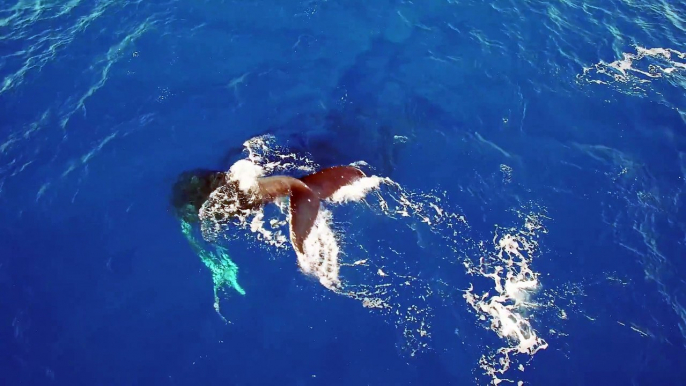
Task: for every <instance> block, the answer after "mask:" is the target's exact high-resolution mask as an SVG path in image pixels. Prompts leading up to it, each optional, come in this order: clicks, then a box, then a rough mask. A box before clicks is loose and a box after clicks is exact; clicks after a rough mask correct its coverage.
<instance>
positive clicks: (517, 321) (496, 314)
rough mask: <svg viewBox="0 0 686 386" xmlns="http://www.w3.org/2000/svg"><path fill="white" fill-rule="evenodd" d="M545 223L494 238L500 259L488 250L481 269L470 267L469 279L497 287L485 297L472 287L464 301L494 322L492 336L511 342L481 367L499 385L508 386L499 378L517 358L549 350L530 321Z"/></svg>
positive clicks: (529, 221)
mask: <svg viewBox="0 0 686 386" xmlns="http://www.w3.org/2000/svg"><path fill="white" fill-rule="evenodd" d="M541 217H542V216H540V215H537V214H528V215H526V216H524V220H525V221H524V226H523V227H522V228H521V229H515V228H509V229H501V228H498V229H497V230H496V233H495V235H494V237H493V245H494V248H495V253H494V252H489V251H486V250H484V251H483V252H484V256H483V257H481V259H480V260H479V264H478V265H475V264H473V263H472V262H471V261H470V260H467V261H465V267H466V268H467V272H468V273H470V274H472V275H478V276H482V277H485V278H488V279H491V280H492V281H493V287H492V288H490V289H487V290H485V291H484V292H483V293H481V294H480V295H479V294H476V293H475V288H474V286H473V285H471V286H470V288H469V289H468V290H466V291H465V293H464V295H463V296H464V298H465V300H466V302H467V303H468V304H469V305H471V306H472V308H473V309H474V310H476V311H477V314H478V316H479V318H480V319H482V320H487V319H488V320H490V328H491V330H493V331H494V332H495V333H496V334H497V335H498V336H499V337H501V338H503V339H505V340H506V343H507V344H506V345H505V346H503V347H500V348H498V349H497V350H496V351H495V353H492V354H490V355H484V356H483V357H482V358H481V361H480V366H481V367H482V369H484V370H485V372H486V374H487V375H489V376H490V377H491V378H492V382H493V383H494V384H498V383H499V382H501V381H502V379H500V378H499V376H498V374H504V373H505V372H507V371H508V370H509V368H510V364H511V358H510V355H511V354H527V355H534V354H536V353H537V352H538V351H539V350H543V349H545V348H547V347H548V343H547V342H546V341H545V340H544V339H542V338H541V337H539V336H538V334H537V332H536V330H535V329H534V328H533V326H532V325H531V322H530V320H529V319H528V315H529V313H530V311H531V310H532V309H534V308H536V307H537V305H536V304H534V303H531V302H530V299H531V297H532V295H533V294H535V293H536V291H537V290H538V289H539V288H540V281H539V274H538V273H537V272H535V271H533V269H532V268H531V263H532V259H533V254H534V253H535V251H536V249H537V246H538V244H537V241H536V237H537V232H545V229H544V228H543V226H542V224H541V220H540V219H541Z"/></svg>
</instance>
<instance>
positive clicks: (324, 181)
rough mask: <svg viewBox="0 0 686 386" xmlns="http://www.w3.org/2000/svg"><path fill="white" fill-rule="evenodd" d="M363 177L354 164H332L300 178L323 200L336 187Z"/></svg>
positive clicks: (338, 187) (332, 192)
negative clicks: (332, 165)
mask: <svg viewBox="0 0 686 386" xmlns="http://www.w3.org/2000/svg"><path fill="white" fill-rule="evenodd" d="M362 177H365V174H364V172H362V170H360V169H358V168H356V167H355V166H334V167H330V168H326V169H322V170H320V171H318V172H316V173H312V174H308V175H306V176H305V177H302V178H300V181H302V182H304V183H305V184H306V185H307V186H308V187H309V188H310V189H312V191H313V192H314V193H315V194H316V195H317V196H318V197H319V199H320V200H325V199H327V198H329V197H331V195H333V194H334V193H335V192H336V191H337V190H338V189H340V188H342V187H344V186H346V185H349V184H352V183H353V182H355V181H357V180H358V179H360V178H362Z"/></svg>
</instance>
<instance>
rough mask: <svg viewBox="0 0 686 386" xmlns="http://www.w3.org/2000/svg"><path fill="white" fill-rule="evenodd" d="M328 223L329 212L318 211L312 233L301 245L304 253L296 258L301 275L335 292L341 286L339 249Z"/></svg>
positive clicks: (329, 219)
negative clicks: (311, 277)
mask: <svg viewBox="0 0 686 386" xmlns="http://www.w3.org/2000/svg"><path fill="white" fill-rule="evenodd" d="M330 222H331V212H330V211H328V210H326V209H324V208H322V209H320V211H319V213H318V214H317V219H316V220H315V223H314V226H313V228H312V231H310V234H309V235H308V237H307V238H306V239H305V242H304V244H303V250H304V253H297V256H298V265H299V266H300V269H301V270H302V272H303V273H305V274H306V275H311V276H314V277H316V278H317V280H319V282H320V283H321V284H322V285H323V286H324V287H326V288H328V289H330V290H336V289H338V288H340V286H341V281H340V278H339V276H338V275H339V272H340V263H339V261H338V254H339V252H340V248H339V247H338V242H337V241H336V235H335V234H334V232H333V231H332V230H331V227H330Z"/></svg>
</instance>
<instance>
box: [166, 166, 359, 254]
mask: <svg viewBox="0 0 686 386" xmlns="http://www.w3.org/2000/svg"><path fill="white" fill-rule="evenodd" d="M364 177H366V175H365V174H364V172H363V171H362V170H360V169H358V168H357V167H355V166H349V165H345V166H333V167H329V168H325V169H322V170H319V171H317V172H315V173H312V174H309V175H306V176H304V177H300V178H295V177H290V176H285V175H275V176H266V177H257V178H254V179H252V180H250V181H249V183H247V184H246V183H245V181H242V180H239V179H236V178H232V177H231V175H230V173H227V172H220V171H212V170H194V171H190V172H187V173H184V174H182V175H181V176H180V177H179V179H178V180H177V182H176V184H175V185H174V188H173V195H172V205H173V206H174V208H175V210H176V213H177V216H179V217H181V218H183V219H184V220H186V221H188V222H196V221H198V220H199V215H198V213H199V211H200V210H201V208H202V206H203V204H204V203H205V202H206V201H207V200H208V199H209V197H210V195H211V194H212V192H214V191H216V190H217V189H223V191H224V192H225V193H228V194H227V196H228V197H231V202H230V203H228V204H227V205H223V206H222V209H223V212H224V214H225V215H226V216H227V217H235V216H238V215H240V214H242V213H244V212H245V211H250V210H255V209H259V208H260V207H262V206H264V205H265V204H268V203H270V202H274V201H275V200H277V199H280V198H282V197H287V198H288V199H289V228H290V239H291V244H292V245H293V248H294V249H295V251H296V252H297V253H299V254H304V247H303V245H304V242H305V240H306V239H307V236H308V235H309V234H310V232H311V231H312V227H313V226H314V223H315V220H316V219H317V214H318V213H319V206H320V202H321V201H322V200H325V199H327V198H330V197H331V196H332V195H334V193H336V191H338V190H339V189H341V188H343V187H345V186H347V185H350V184H353V183H355V182H356V181H358V180H360V179H362V178H364Z"/></svg>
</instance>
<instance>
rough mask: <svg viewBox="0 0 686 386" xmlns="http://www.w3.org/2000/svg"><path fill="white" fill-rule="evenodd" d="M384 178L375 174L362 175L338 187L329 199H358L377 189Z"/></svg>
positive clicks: (338, 200) (332, 200)
mask: <svg viewBox="0 0 686 386" xmlns="http://www.w3.org/2000/svg"><path fill="white" fill-rule="evenodd" d="M385 180H386V179H384V178H381V177H377V176H371V177H362V178H360V179H358V180H356V181H355V182H353V183H352V184H349V185H345V186H342V187H340V188H339V189H338V190H336V191H335V192H334V193H333V194H332V195H331V197H330V198H329V200H330V201H331V202H335V203H344V202H350V201H360V200H362V199H363V198H364V197H365V196H366V195H367V194H368V193H369V192H370V191H372V190H374V189H378V188H379V185H380V184H381V183H383V182H385Z"/></svg>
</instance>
